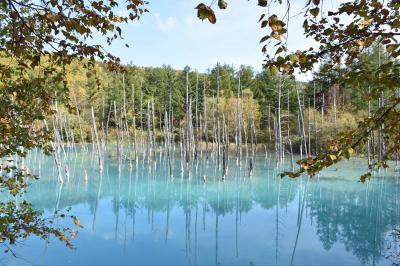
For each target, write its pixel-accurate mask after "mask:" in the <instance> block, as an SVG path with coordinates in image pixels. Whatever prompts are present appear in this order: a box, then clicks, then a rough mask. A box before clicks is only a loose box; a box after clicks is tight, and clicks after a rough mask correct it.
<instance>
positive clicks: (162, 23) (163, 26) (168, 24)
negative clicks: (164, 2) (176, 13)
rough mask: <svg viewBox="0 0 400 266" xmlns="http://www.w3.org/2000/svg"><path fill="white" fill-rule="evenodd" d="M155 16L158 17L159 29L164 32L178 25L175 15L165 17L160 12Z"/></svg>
mask: <svg viewBox="0 0 400 266" xmlns="http://www.w3.org/2000/svg"><path fill="white" fill-rule="evenodd" d="M154 17H155V18H156V22H157V27H158V29H159V30H160V31H162V32H164V33H166V32H169V31H171V30H172V29H173V28H175V26H176V19H175V18H174V17H171V16H170V17H167V18H166V19H163V18H161V16H160V14H158V13H155V14H154Z"/></svg>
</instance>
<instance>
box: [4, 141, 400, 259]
mask: <svg viewBox="0 0 400 266" xmlns="http://www.w3.org/2000/svg"><path fill="white" fill-rule="evenodd" d="M231 157H233V156H231ZM27 164H28V165H29V166H30V168H31V171H32V172H34V173H36V174H39V175H40V180H39V181H37V182H33V183H32V185H31V186H30V187H29V189H28V190H29V191H28V192H27V194H26V195H25V197H26V199H27V200H29V201H31V202H32V203H33V204H34V206H35V207H36V208H37V209H41V210H44V211H45V215H49V216H50V215H51V214H52V213H53V212H54V210H56V209H61V210H65V209H67V208H68V207H72V211H71V212H72V214H74V215H76V216H78V218H79V219H80V220H81V223H82V225H83V228H82V229H79V230H78V231H79V233H78V236H77V238H76V239H74V240H73V244H74V246H75V249H72V250H71V249H68V248H66V247H65V246H64V245H63V244H62V243H60V242H58V240H56V239H50V241H49V242H46V241H43V240H40V239H36V238H29V239H28V240H26V241H24V242H22V243H20V244H19V245H18V246H17V247H16V248H15V251H16V252H17V255H18V257H19V258H13V257H12V256H11V255H10V254H3V255H1V256H0V263H2V264H4V265H32V264H34V265H37V264H39V265H137V266H141V265H143V266H153V265H154V266H156V265H157V266H160V265H165V266H168V265H174V266H175V265H177V266H179V265H193V266H194V265H199V266H200V265H204V266H210V265H229V266H234V265H243V266H244V265H247V266H250V265H251V266H253V265H307V266H309V265H341V266H345V265H392V264H393V263H396V262H399V254H400V246H399V242H398V241H399V237H400V236H399V234H398V233H399V230H400V197H399V193H400V181H399V176H398V174H399V173H398V172H396V171H395V170H393V169H392V170H390V171H387V172H382V173H378V174H376V175H375V176H374V178H373V179H371V180H370V181H368V182H366V183H360V182H358V177H359V176H360V175H361V174H363V173H364V171H365V165H366V162H365V161H363V160H361V159H353V160H350V161H347V162H343V163H342V164H340V165H339V166H338V169H336V167H334V168H331V169H328V170H325V171H324V172H323V173H321V174H320V175H319V176H318V177H314V178H311V179H310V178H308V177H302V178H298V179H289V178H283V179H281V178H280V177H279V176H278V174H279V173H280V172H281V171H282V170H283V169H285V168H288V167H289V166H288V165H280V166H279V165H277V164H276V162H275V160H274V158H271V159H266V158H265V155H261V154H260V155H258V156H256V157H255V158H254V170H253V173H252V175H251V177H249V175H248V164H249V162H248V160H246V159H244V160H243V162H242V166H241V167H239V166H238V165H237V164H236V160H235V159H234V158H231V159H230V163H229V167H228V172H227V175H226V178H225V180H223V179H222V178H221V176H222V169H220V168H219V167H217V166H216V158H215V157H210V158H209V159H208V160H206V159H205V158H203V159H199V160H198V162H196V163H193V164H192V166H191V170H190V171H191V174H190V177H189V176H188V175H187V173H186V172H185V173H184V174H183V175H182V174H181V170H180V167H181V162H180V159H179V154H176V156H175V159H174V178H173V179H171V178H170V176H169V173H168V164H167V159H166V158H165V156H164V155H160V154H158V153H157V154H156V160H155V162H150V163H149V162H148V161H147V160H139V161H138V163H137V164H136V163H134V164H133V166H132V168H131V167H130V166H129V162H128V161H123V162H122V164H121V165H119V163H118V160H117V159H116V158H112V157H111V155H110V154H105V159H104V169H103V171H102V173H100V172H99V170H98V165H97V160H96V158H95V155H94V153H93V152H91V151H90V149H89V151H84V150H80V151H78V152H76V153H75V152H71V153H70V154H69V155H68V166H69V180H68V181H67V180H65V182H64V183H63V184H60V183H59V182H58V181H57V170H56V167H55V164H54V160H53V158H52V157H46V156H45V155H43V154H41V153H40V152H38V151H32V152H31V154H30V155H29V157H28V159H27ZM56 222H57V224H59V225H60V226H67V225H68V226H69V225H70V224H69V222H67V221H65V220H63V219H60V220H57V221H56ZM396 232H397V234H396Z"/></svg>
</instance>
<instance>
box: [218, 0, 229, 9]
mask: <svg viewBox="0 0 400 266" xmlns="http://www.w3.org/2000/svg"><path fill="white" fill-rule="evenodd" d="M218 7H219V8H220V9H226V8H227V7H228V3H227V2H225V1H224V0H218Z"/></svg>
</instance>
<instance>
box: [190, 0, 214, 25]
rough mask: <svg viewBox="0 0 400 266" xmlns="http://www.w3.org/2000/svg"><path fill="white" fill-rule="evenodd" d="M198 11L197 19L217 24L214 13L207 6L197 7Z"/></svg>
mask: <svg viewBox="0 0 400 266" xmlns="http://www.w3.org/2000/svg"><path fill="white" fill-rule="evenodd" d="M195 9H197V17H198V18H199V19H201V20H205V19H208V21H210V23H212V24H215V23H216V22H217V18H216V16H215V13H214V11H213V10H212V9H211V8H210V7H209V6H207V5H205V4H203V3H201V4H199V5H197V6H196V7H195Z"/></svg>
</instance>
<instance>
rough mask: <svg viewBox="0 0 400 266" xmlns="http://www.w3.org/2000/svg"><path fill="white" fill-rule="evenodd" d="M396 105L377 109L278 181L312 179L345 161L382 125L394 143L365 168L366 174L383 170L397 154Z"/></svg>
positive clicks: (399, 101) (399, 147)
mask: <svg viewBox="0 0 400 266" xmlns="http://www.w3.org/2000/svg"><path fill="white" fill-rule="evenodd" d="M399 104H400V97H398V98H395V102H394V103H392V104H391V105H390V106H389V107H382V108H380V109H379V110H378V111H377V112H376V113H375V114H374V116H373V117H368V118H366V119H365V120H364V121H363V122H361V123H359V126H358V128H357V130H353V131H350V132H345V133H341V134H340V135H339V136H338V138H337V139H334V140H331V141H330V142H329V143H328V147H327V149H326V152H324V153H322V154H321V155H318V156H315V157H309V158H306V159H303V160H299V161H297V164H298V165H299V166H300V170H299V171H297V172H284V173H282V174H281V177H284V176H289V177H299V176H300V175H301V174H302V173H307V174H308V175H310V176H314V175H315V174H317V173H319V172H320V171H321V170H323V169H324V168H327V167H329V166H331V165H333V164H336V163H338V162H340V161H342V160H344V159H349V158H350V156H351V155H352V154H353V153H354V151H355V149H356V148H357V147H358V146H360V145H362V144H365V142H366V141H367V140H368V137H369V136H370V133H371V132H372V131H373V130H377V129H379V128H380V127H381V126H382V125H383V124H384V123H386V124H387V126H385V128H384V131H385V133H386V135H390V136H391V137H392V138H393V140H394V141H393V142H389V146H388V147H387V152H386V154H385V156H384V157H383V159H382V160H380V161H377V162H375V163H374V164H372V165H370V166H369V168H370V170H372V169H375V170H377V169H379V168H381V167H383V168H387V167H388V164H387V160H389V159H390V157H389V156H390V155H393V154H395V153H396V152H399V150H400V125H399V123H398V119H399V117H400V110H399V109H398V108H397V106H398V105H399ZM370 176H371V172H368V173H366V174H364V175H362V176H361V177H360V181H361V182H364V181H365V180H366V179H367V178H368V177H370Z"/></svg>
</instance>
